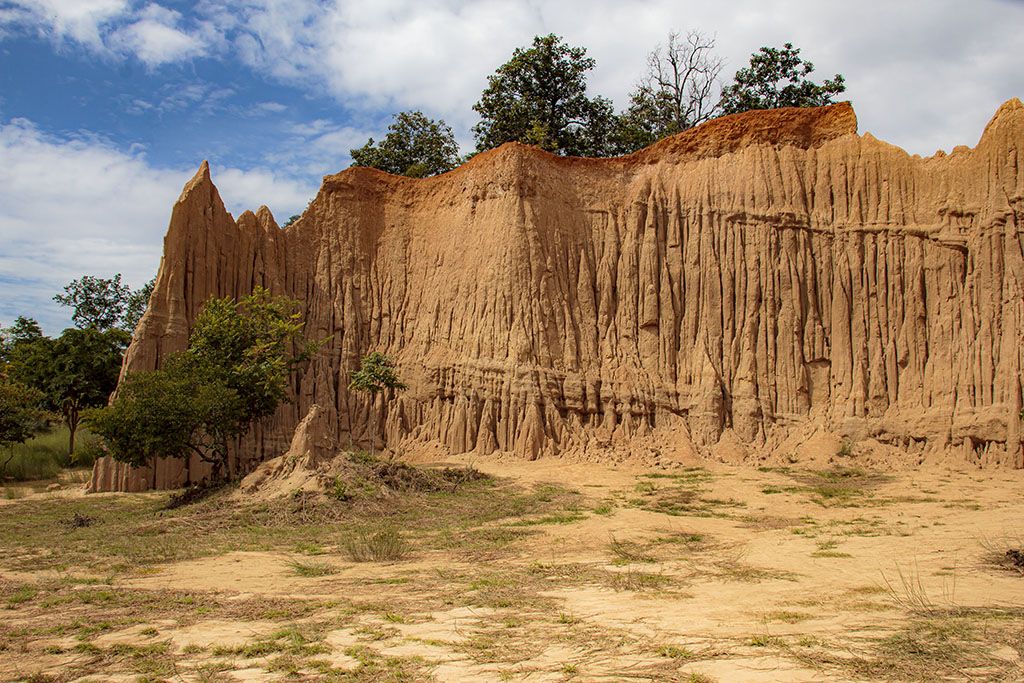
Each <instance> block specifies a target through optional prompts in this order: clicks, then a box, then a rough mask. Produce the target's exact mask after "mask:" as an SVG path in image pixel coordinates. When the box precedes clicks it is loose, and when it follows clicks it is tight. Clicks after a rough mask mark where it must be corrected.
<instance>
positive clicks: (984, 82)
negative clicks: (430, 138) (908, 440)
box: [201, 0, 1024, 154]
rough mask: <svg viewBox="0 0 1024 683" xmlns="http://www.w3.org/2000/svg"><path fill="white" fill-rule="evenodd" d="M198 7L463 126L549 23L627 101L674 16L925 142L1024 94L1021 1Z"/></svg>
mask: <svg viewBox="0 0 1024 683" xmlns="http://www.w3.org/2000/svg"><path fill="white" fill-rule="evenodd" d="M201 11H202V12H203V13H204V16H205V17H206V18H207V19H208V21H209V23H211V25H217V26H218V30H219V31H221V32H222V33H223V35H224V36H225V40H227V41H230V42H231V44H232V46H233V49H234V50H235V52H236V54H237V55H238V56H239V58H240V59H241V60H242V61H243V62H244V63H245V64H247V65H249V66H250V67H251V68H253V69H255V70H256V71H258V72H260V73H263V74H265V75H267V76H269V77H272V78H276V79H279V80H282V81H285V82H289V83H293V84H296V85H302V86H305V87H308V88H311V89H313V88H323V87H326V88H327V90H328V91H329V92H330V93H331V94H333V95H334V96H335V97H336V98H337V99H339V100H340V101H342V102H345V103H346V104H348V105H349V106H355V105H359V104H362V105H363V106H365V107H367V108H385V109H391V110H394V111H399V110H403V109H409V108H419V109H423V110H424V111H425V112H426V113H427V114H428V115H430V116H432V117H435V118H436V117H442V118H444V119H445V120H446V121H448V123H449V124H451V125H453V127H455V128H456V130H457V131H459V132H460V133H461V132H462V131H466V130H468V128H469V127H470V126H471V125H472V124H473V123H474V122H475V120H476V117H475V114H474V113H473V112H472V110H471V107H472V105H473V103H474V102H476V101H477V99H478V98H479V96H480V93H481V92H482V90H483V89H484V87H486V79H487V76H488V75H489V74H491V73H493V71H494V69H495V68H496V67H497V66H498V65H500V64H501V63H503V62H504V61H506V60H507V59H508V58H509V56H510V55H511V53H512V50H513V49H514V48H515V47H517V46H525V45H528V44H529V43H530V41H531V39H532V38H533V36H534V35H544V34H547V33H551V32H553V33H556V34H558V35H562V36H564V37H565V38H566V40H567V42H569V43H570V44H573V45H583V46H585V47H587V48H588V54H589V55H590V56H592V57H594V58H596V60H597V62H598V65H597V68H596V69H595V71H594V72H593V73H592V74H591V76H590V84H591V89H592V92H593V94H602V95H605V96H608V97H611V98H613V99H614V100H615V101H616V103H617V104H618V105H619V106H620V107H621V106H623V105H624V104H625V103H626V102H627V99H628V93H629V91H630V90H631V89H632V87H633V85H634V83H635V82H636V80H637V79H638V78H639V77H640V76H641V72H642V69H643V65H644V57H645V55H646V54H647V52H649V51H650V50H651V49H653V47H654V46H655V45H656V44H657V43H658V42H664V40H665V38H666V36H667V34H668V32H669V31H670V30H672V29H676V30H682V31H685V30H687V29H690V28H697V29H701V30H703V31H705V32H707V33H710V34H715V35H717V38H718V53H719V54H720V55H721V56H723V57H724V58H725V59H726V69H725V71H724V73H723V76H724V77H725V78H726V79H727V80H729V79H731V77H732V74H733V73H735V71H736V70H737V69H739V68H742V67H744V66H746V65H747V61H748V59H749V57H750V55H751V54H752V53H753V52H756V51H757V49H758V48H760V47H761V46H762V45H775V46H781V45H782V44H783V43H785V42H793V43H794V44H795V45H796V46H797V47H800V48H802V50H803V51H802V55H803V56H804V57H805V58H806V59H809V60H810V61H812V62H814V64H815V66H816V67H817V70H816V72H815V76H816V77H817V79H818V81H819V82H820V81H821V80H823V79H825V78H830V77H831V76H832V75H833V74H835V73H837V72H839V73H842V74H844V75H845V76H846V79H847V84H848V88H849V89H848V91H847V93H846V96H847V97H848V98H849V99H851V100H852V101H853V102H854V106H855V108H856V110H857V113H858V116H859V118H860V121H861V130H862V131H865V130H870V131H871V132H873V133H875V134H876V135H878V136H879V137H882V138H884V139H887V140H888V141H890V142H892V143H894V144H898V145H900V146H903V147H905V148H908V149H909V150H910V151H912V152H920V153H925V154H930V153H931V152H933V151H934V150H935V149H936V148H938V147H944V148H946V149H949V148H950V147H952V146H953V145H956V144H962V143H967V144H973V143H974V142H976V141H977V138H978V135H979V134H980V132H981V129H982V128H983V127H984V124H985V122H986V121H987V120H988V118H989V117H990V116H991V115H992V113H994V112H995V110H996V108H997V107H998V106H999V104H1001V103H1002V102H1003V101H1005V100H1006V99H1008V98H1009V97H1012V96H1015V95H1021V94H1022V93H1024V71H1022V70H1021V69H1020V68H1019V55H1020V54H1022V53H1024V3H1008V2H999V1H997V0H979V1H978V2H973V3H963V2H959V1H958V0H933V1H931V2H929V3H892V2H889V1H888V0H865V1H864V2H862V3H860V4H859V5H858V6H857V8H856V10H852V9H851V8H850V6H849V5H848V4H836V3H810V4H809V3H806V2H797V1H796V0H776V1H774V2H767V1H766V0H739V1H736V2H730V3H708V2H704V1H703V0H699V1H698V0H646V1H643V2H621V1H619V0H586V1H584V0H562V1H561V2H558V3H535V2H520V1H517V0H477V1H470V2H465V1H462V2H460V1H457V0H444V1H442V2H435V3H423V2H418V1H417V0H377V2H374V3H372V4H369V3H351V2H332V3H320V2H313V1H312V0H293V1H291V2H285V1H283V0H233V1H230V2H213V1H212V0H210V1H209V2H206V3H204V4H203V5H202V6H201ZM461 137H462V135H460V138H461Z"/></svg>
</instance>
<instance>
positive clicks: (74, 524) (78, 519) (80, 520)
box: [61, 511, 96, 529]
mask: <svg viewBox="0 0 1024 683" xmlns="http://www.w3.org/2000/svg"><path fill="white" fill-rule="evenodd" d="M95 523H96V518H95V517H90V516H89V515H83V514H82V513H81V512H77V511H76V512H75V514H74V515H72V517H71V518H70V519H65V520H63V521H62V522H61V524H63V525H64V526H66V527H68V528H69V529H84V528H85V527H87V526H92V525H93V524H95Z"/></svg>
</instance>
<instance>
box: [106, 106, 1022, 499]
mask: <svg viewBox="0 0 1024 683" xmlns="http://www.w3.org/2000/svg"><path fill="white" fill-rule="evenodd" d="M1022 143H1024V105H1021V103H1020V102H1019V101H1018V100H1011V101H1010V102H1007V103H1006V104H1004V105H1003V106H1002V107H1001V108H1000V109H999V111H998V112H997V114H996V116H995V117H994V118H993V119H992V121H991V123H989V125H988V126H987V128H986V129H985V132H984V134H983V135H982V137H981V140H980V141H979V143H978V145H977V146H976V147H974V148H973V149H968V148H967V147H957V148H955V149H954V150H953V151H952V153H950V154H944V153H941V154H936V155H935V156H934V157H931V158H927V159H922V158H920V157H916V156H915V157H911V156H909V155H908V154H906V153H905V152H904V151H902V150H900V149H898V148H896V147H893V146H892V145H889V144H886V143H884V142H881V141H879V140H876V139H875V138H874V137H872V136H871V135H870V134H867V135H864V136H858V135H857V134H856V117H855V116H854V114H853V111H852V109H851V108H850V107H849V105H847V104H843V105H835V106H833V107H828V108H822V109H809V110H803V109H801V110H779V111H771V112H750V113H747V114H742V115H737V116H734V117H726V118H723V119H720V120H716V121H712V122H709V123H707V124H705V125H703V126H700V127H698V128H696V129H694V130H692V131H687V132H685V133H683V134H681V135H679V136H677V137H674V138H672V139H669V140H666V141H663V142H660V143H658V144H657V145H655V146H653V147H652V148H650V149H648V150H645V151H642V152H638V153H637V154H633V155H630V156H627V157H621V158H617V159H605V160H599V159H587V160H583V159H562V158H558V157H555V156H552V155H550V154H547V153H545V152H542V151H540V150H537V149H534V148H530V147H526V146H524V145H517V144H510V145H505V146H503V147H501V148H499V149H496V150H492V151H490V152H486V153H484V154H480V155H478V156H477V157H475V158H474V159H473V160H472V161H470V162H469V163H467V164H464V165H463V166H462V167H460V168H458V169H456V170H454V171H452V172H450V173H446V174H443V175H441V176H437V177H434V178H427V179H410V178H400V177H395V176H389V175H387V174H384V173H381V172H379V171H375V170H372V169H358V168H357V169H349V170H347V171H345V172H343V173H339V174H337V175H333V176H328V177H326V178H325V179H324V182H323V185H322V187H321V189H320V192H319V193H318V195H317V197H316V198H315V199H314V200H313V201H312V202H311V204H310V206H309V208H308V209H307V210H306V211H305V213H304V214H303V215H302V217H301V218H299V219H298V220H297V221H296V222H295V223H294V224H293V225H291V226H290V227H288V228H287V229H284V230H282V229H280V228H278V226H277V224H276V223H275V222H274V219H273V216H272V215H271V214H270V212H269V210H267V209H266V208H265V207H261V208H260V209H259V210H258V211H257V212H256V213H252V212H249V211H247V212H245V213H244V214H242V215H241V216H240V217H239V218H238V220H237V221H236V220H234V219H233V218H232V217H231V215H230V214H228V213H227V211H226V210H225V209H224V206H223V203H222V202H221V200H220V197H219V195H218V193H217V190H216V188H215V187H214V185H213V182H212V180H211V178H210V172H209V167H208V166H207V165H206V164H205V163H204V164H203V166H202V167H201V168H200V170H199V172H198V173H197V174H196V177H195V178H194V179H192V180H191V181H190V182H189V183H188V185H186V187H185V190H184V191H183V193H182V195H181V198H180V199H179V200H178V203H177V204H176V205H175V207H174V211H173V214H172V218H171V223H170V226H169V229H168V234H167V238H166V241H165V251H164V257H163V261H162V264H161V268H160V273H159V275H158V278H157V284H156V289H155V290H154V293H153V298H152V301H151V305H150V307H149V310H148V311H147V313H146V316H145V317H144V318H143V320H142V322H141V323H140V326H139V328H138V330H137V331H136V334H135V338H134V341H133V343H132V346H131V347H130V349H129V351H128V354H127V356H126V360H125V366H124V372H134V371H138V370H146V369H151V368H153V367H155V366H157V365H158V364H159V362H160V359H161V358H163V357H164V356H165V355H166V354H167V353H169V352H171V351H174V350H176V349H180V348H182V347H183V346H184V345H185V343H186V341H187V338H188V333H189V329H190V326H191V325H192V324H193V322H194V320H195V318H196V315H197V313H198V310H199V307H200V306H201V305H202V302H203V301H205V300H206V299H207V298H208V297H210V296H218V297H223V296H234V297H241V296H244V295H246V294H248V293H249V292H250V291H251V290H252V288H253V287H255V286H257V285H259V286H263V287H266V288H268V289H270V290H271V292H272V293H274V294H284V295H287V296H290V297H293V298H296V299H299V300H301V301H302V302H303V303H304V306H305V311H304V313H305V319H306V321H307V323H306V329H307V331H308V334H309V336H310V338H313V339H323V338H327V339H328V340H329V341H328V342H327V343H326V344H325V345H324V346H323V347H322V348H321V349H320V351H319V352H318V354H317V356H316V357H315V358H314V359H313V360H312V362H311V363H310V365H309V367H308V368H307V369H306V370H305V372H304V373H303V374H302V375H301V376H300V377H298V378H297V379H296V381H295V383H294V392H293V393H294V396H293V398H294V403H292V404H289V405H286V406H283V407H282V408H281V409H280V410H279V411H278V413H277V414H276V415H275V416H274V417H273V418H272V419H270V420H268V421H267V422H266V423H265V424H263V425H261V426H260V428H259V429H257V430H255V431H254V432H253V434H252V435H251V436H250V437H248V438H247V439H245V440H244V441H243V442H242V443H240V444H239V446H238V448H237V450H236V452H235V456H234V458H233V461H232V466H231V467H232V473H234V474H239V473H245V472H247V471H250V470H251V469H252V468H253V467H254V466H255V464H256V463H258V462H261V461H264V460H268V459H271V458H274V457H275V456H278V455H280V454H281V453H284V452H286V451H287V450H288V448H289V444H290V443H291V440H292V436H293V434H294V432H295V429H296V426H297V425H299V423H300V422H302V421H303V419H304V418H305V417H306V416H307V415H308V414H309V411H310V408H311V406H312V405H313V404H316V405H318V406H321V407H322V408H323V411H324V413H323V416H322V418H321V420H322V421H323V423H324V424H325V425H326V426H327V430H326V431H321V432H320V433H319V437H323V439H325V442H324V443H323V444H321V445H322V446H323V447H327V446H330V445H332V444H334V445H336V444H339V443H346V442H350V441H352V442H355V443H356V444H360V445H362V446H368V445H369V444H370V442H371V440H373V441H375V442H376V443H377V444H378V445H379V446H381V447H386V448H388V449H391V450H393V451H397V450H400V449H401V448H407V449H410V450H414V444H416V443H419V444H439V445H440V446H441V447H442V448H444V449H446V450H447V451H448V452H450V453H453V454H457V453H465V452H474V453H479V454H488V453H494V452H503V453H509V454H514V456H515V457H518V458H524V459H535V458H538V457H544V456H554V455H561V456H565V455H566V454H568V455H570V456H572V454H580V457H596V456H593V455H592V454H593V453H595V452H608V453H615V452H631V451H636V450H642V449H641V448H638V446H642V445H643V444H645V443H646V441H645V440H646V439H652V438H653V439H656V440H657V439H660V438H661V436H660V435H666V436H665V439H664V443H665V444H673V445H666V446H665V449H667V450H671V451H672V453H671V454H670V455H669V456H666V457H674V458H677V459H686V458H691V457H701V458H714V459H724V460H750V459H753V458H758V457H761V456H764V457H770V458H790V457H795V458H797V459H800V458H803V457H805V455H804V451H806V450H807V449H803V450H801V448H800V447H799V446H800V444H801V443H805V442H807V440H808V439H811V437H812V436H813V433H814V432H815V431H816V430H818V431H820V434H831V435H835V440H838V441H839V443H840V445H841V444H842V442H844V441H849V442H850V443H851V444H852V445H851V448H853V449H855V450H856V449H858V448H859V449H860V452H862V453H864V454H866V455H871V456H872V457H876V458H877V459H878V460H879V461H890V460H891V461H893V462H903V461H907V462H908V463H909V464H920V463H922V462H924V463H927V462H929V461H932V460H935V459H950V458H955V459H956V460H957V461H958V462H960V463H964V464H970V465H979V466H998V465H1002V466H1017V467H1020V466H1022V465H1024V452H1022V449H1021V419H1020V413H1021V408H1022V398H1021V397H1022V389H1021V376H1022V373H1021V365H1022V363H1021V352H1020V349H1021V348H1024V344H1022V341H1024V322H1022V321H1024V296H1020V294H1021V292H1024V244H1022V237H1021V235H1022V232H1021V226H1022V222H1024V164H1021V163H1020V161H1019V158H1020V150H1021V147H1022ZM369 351H381V352H384V353H386V354H388V355H391V356H393V357H394V358H395V359H396V360H397V362H398V370H399V373H400V375H401V376H402V378H403V380H404V381H405V382H406V383H407V384H408V385H409V387H410V389H409V390H408V391H405V392H403V393H401V394H400V395H398V396H383V395H381V396H378V397H376V398H375V399H374V400H373V401H368V400H367V399H366V398H365V397H363V396H361V395H357V394H355V393H353V392H350V391H349V390H348V388H347V385H348V382H347V371H348V370H351V369H355V368H356V367H358V364H359V359H360V358H361V357H362V356H363V355H365V354H366V353H367V352H369ZM371 414H375V416H376V419H374V420H371V419H370V417H371ZM371 425H375V428H374V429H375V433H371ZM668 435H672V436H671V437H670V436H668ZM319 437H318V438H319ZM829 438H830V439H831V438H832V437H829ZM791 446H792V448H791ZM836 448H837V450H838V446H836ZM595 449H596V451H595ZM780 449H782V450H780ZM634 455H635V453H634ZM615 457H618V456H615ZM645 457H646V456H645ZM206 473H207V466H206V465H205V464H203V463H202V462H200V461H198V459H193V460H192V461H188V462H180V461H160V462H157V463H156V464H155V466H154V467H153V468H147V469H141V470H131V469H129V468H127V467H123V466H118V465H116V464H115V463H112V462H111V461H109V460H104V461H101V462H99V463H98V464H97V466H96V469H95V472H94V478H93V482H92V488H93V490H141V489H145V488H150V487H158V488H159V487H170V486H180V485H182V484H185V483H188V482H191V481H199V480H201V479H202V478H203V477H204V476H206Z"/></svg>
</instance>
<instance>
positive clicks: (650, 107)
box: [616, 31, 722, 152]
mask: <svg viewBox="0 0 1024 683" xmlns="http://www.w3.org/2000/svg"><path fill="white" fill-rule="evenodd" d="M714 47H715V39H714V38H713V37H708V36H706V35H704V34H703V33H701V32H700V31H688V32H687V34H686V36H680V34H679V33H676V32H672V33H669V36H668V44H667V45H666V46H661V45H659V46H658V47H656V48H655V49H654V51H652V52H651V53H650V54H648V55H647V73H646V74H645V76H644V78H643V79H642V80H641V81H640V83H639V84H638V85H637V87H636V89H635V90H634V91H633V93H632V94H631V95H630V105H629V108H628V109H626V111H624V112H623V113H622V114H621V115H620V116H619V123H618V126H617V131H616V138H617V142H618V146H619V150H620V151H622V152H635V151H636V150H638V149H642V148H644V147H647V146H648V145H651V144H653V143H655V142H657V141H658V140H660V139H662V138H665V137H668V136H669V135H675V134H676V133H681V132H683V131H684V130H687V129H689V128H693V127H694V126H696V125H699V124H701V123H703V122H705V121H707V120H709V119H711V118H713V117H715V116H716V115H717V114H718V103H717V102H716V101H715V97H716V95H717V93H716V92H715V91H716V90H717V87H718V75H719V73H720V72H721V71H722V59H721V57H717V56H715V55H714V53H713V50H714Z"/></svg>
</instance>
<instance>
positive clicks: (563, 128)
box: [473, 33, 615, 156]
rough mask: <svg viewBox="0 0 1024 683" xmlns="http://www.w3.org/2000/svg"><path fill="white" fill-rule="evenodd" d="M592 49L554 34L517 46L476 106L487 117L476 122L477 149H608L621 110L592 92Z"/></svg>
mask: <svg viewBox="0 0 1024 683" xmlns="http://www.w3.org/2000/svg"><path fill="white" fill-rule="evenodd" d="M586 54H587V50H586V48H582V47H572V46H569V45H566V44H565V43H563V42H562V38H561V37H559V36H556V35H555V34H553V33H552V34H550V35H547V36H536V37H535V38H534V39H533V45H532V46H531V47H529V48H516V50H515V52H513V53H512V58H511V59H510V60H509V61H507V62H505V63H504V64H502V65H501V66H499V67H498V69H497V70H496V71H495V72H494V74H493V75H491V76H488V78H487V82H488V85H487V89H486V90H484V92H483V94H482V95H481V97H480V101H479V102H477V103H476V104H474V105H473V110H474V111H476V112H477V113H478V114H480V119H481V120H480V123H478V124H477V125H475V126H474V127H473V134H474V136H475V137H476V141H477V151H480V152H483V151H485V150H488V149H492V148H494V147H498V146H499V145H502V144H504V143H506V142H511V141H518V142H523V143H526V144H530V145H536V146H538V147H540V148H542V149H546V150H548V151H550V152H554V153H556V154H562V155H573V156H603V155H606V154H608V153H609V152H610V150H611V146H610V141H609V137H608V134H609V133H610V132H611V130H612V129H613V127H614V123H615V118H614V116H615V115H614V111H613V109H612V105H611V102H610V101H609V100H607V99H605V98H603V97H595V98H593V99H590V98H588V97H587V94H586V93H587V82H586V73H587V72H588V71H590V70H591V69H593V68H594V64H595V62H594V60H593V59H591V58H589V57H587V56H586Z"/></svg>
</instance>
